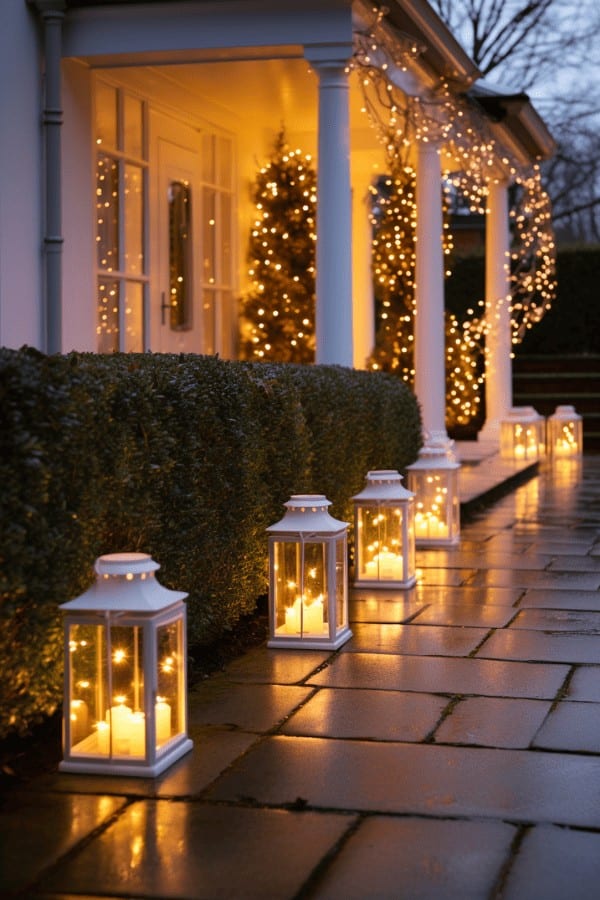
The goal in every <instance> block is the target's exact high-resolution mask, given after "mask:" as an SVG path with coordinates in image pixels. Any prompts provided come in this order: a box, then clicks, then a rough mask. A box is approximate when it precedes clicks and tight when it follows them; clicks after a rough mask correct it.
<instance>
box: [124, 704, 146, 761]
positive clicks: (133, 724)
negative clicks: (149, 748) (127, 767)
mask: <svg viewBox="0 0 600 900" xmlns="http://www.w3.org/2000/svg"><path fill="white" fill-rule="evenodd" d="M128 730H129V752H130V754H131V756H144V754H145V753H146V717H145V716H144V713H143V712H134V713H131V715H130V717H129V722H128Z"/></svg>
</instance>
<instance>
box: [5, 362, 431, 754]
mask: <svg viewBox="0 0 600 900" xmlns="http://www.w3.org/2000/svg"><path fill="white" fill-rule="evenodd" d="M420 435H421V422H420V413H419V409H418V406H417V403H416V400H415V398H414V396H413V395H412V394H411V393H410V391H409V390H408V389H407V388H406V386H405V385H404V384H403V383H402V382H400V381H399V379H397V378H395V377H393V376H389V375H385V374H383V373H380V372H359V371H354V370H351V369H344V368H339V367H334V366H310V367H304V366H292V365H290V366H287V365H282V364H280V365H275V364H263V363H244V362H226V361H223V360H220V359H218V358H216V357H201V356H176V355H152V354H143V355H135V354H134V355H124V354H123V355H121V354H117V355H114V356H98V355H94V354H70V355H68V356H51V357H47V356H44V355H42V354H40V353H38V352H37V351H34V350H31V349H24V350H21V351H13V350H6V349H5V350H0V446H1V454H0V480H1V483H2V502H1V506H0V603H1V605H0V658H2V660H3V663H4V674H3V678H2V680H1V682H0V684H1V687H0V739H1V738H3V737H6V736H7V735H8V734H10V733H13V732H14V733H19V734H22V733H26V732H27V730H28V729H30V728H31V727H32V725H34V724H36V723H37V722H39V721H40V720H42V719H43V718H44V717H45V716H47V715H50V714H51V713H53V712H54V711H55V709H56V708H57V707H58V706H59V704H60V702H61V698H62V652H63V650H62V641H63V638H62V620H61V615H60V612H59V609H58V606H59V604H60V603H62V602H64V601H65V600H68V599H70V598H72V597H75V596H77V595H78V594H79V593H81V592H82V591H83V590H85V589H86V588H87V587H88V586H89V584H90V583H91V581H92V580H93V572H92V567H93V563H94V560H95V559H96V557H97V556H99V555H101V554H103V553H113V552H118V551H125V550H139V551H143V552H146V553H150V554H151V555H152V556H153V557H154V559H156V561H157V562H159V563H160V565H161V570H160V573H159V578H160V581H161V583H162V584H164V585H165V586H167V587H171V588H175V589H178V590H184V591H187V592H188V594H189V598H188V624H189V641H190V646H191V647H195V646H199V647H201V646H202V645H205V644H207V643H210V642H211V641H213V640H215V639H218V638H219V636H221V635H223V634H224V633H225V632H226V631H227V630H230V629H232V628H234V627H235V623H236V622H237V621H238V619H239V618H240V616H243V615H245V614H248V613H251V612H252V611H253V610H254V609H255V607H256V603H257V600H258V599H259V598H260V597H261V596H263V595H264V594H265V592H266V588H267V536H266V533H265V529H266V527H267V525H269V524H272V523H273V522H275V521H277V520H278V519H279V518H280V517H281V515H282V514H283V512H284V510H283V503H284V502H285V501H286V500H287V499H288V498H289V497H290V495H291V494H293V493H305V492H306V493H322V494H326V495H327V496H328V498H329V499H330V500H331V501H332V507H331V512H332V514H333V515H335V516H336V517H338V518H342V519H345V520H346V521H348V522H350V521H351V514H352V503H351V501H350V497H351V496H352V495H353V494H354V493H356V492H357V491H358V490H360V489H361V488H362V486H363V484H364V477H365V473H366V472H367V471H368V470H369V469H372V468H395V469H400V470H403V469H405V467H406V466H407V465H408V464H409V463H411V462H412V461H413V460H414V459H415V458H416V456H417V453H418V450H419V447H420V444H421V436H420Z"/></svg>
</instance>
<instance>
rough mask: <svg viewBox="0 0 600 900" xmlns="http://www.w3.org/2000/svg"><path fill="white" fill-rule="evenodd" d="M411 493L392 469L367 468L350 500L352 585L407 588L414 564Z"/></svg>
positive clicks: (413, 577)
mask: <svg viewBox="0 0 600 900" xmlns="http://www.w3.org/2000/svg"><path fill="white" fill-rule="evenodd" d="M414 498H415V495H414V494H413V493H412V491H409V490H407V489H406V488H405V487H404V486H403V484H402V475H401V474H400V473H399V472H398V471H397V470H396V469H373V470H372V471H370V472H367V476H366V484H365V487H364V488H363V490H362V491H360V493H358V494H356V495H355V496H354V497H352V500H353V502H354V586H355V587H358V588H360V587H375V588H377V587H381V588H410V587H412V586H413V585H414V584H415V583H416V580H417V576H416V567H415V527H414V518H415V503H414Z"/></svg>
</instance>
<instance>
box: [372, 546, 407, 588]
mask: <svg viewBox="0 0 600 900" xmlns="http://www.w3.org/2000/svg"><path fill="white" fill-rule="evenodd" d="M365 571H366V574H367V575H368V576H369V577H371V578H378V577H379V578H391V579H394V580H396V581H402V579H403V577H404V560H403V559H402V556H401V554H399V553H392V551H391V550H381V551H380V552H379V553H376V554H375V556H374V557H373V559H371V560H370V561H369V562H368V563H366V565H365Z"/></svg>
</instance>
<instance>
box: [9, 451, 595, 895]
mask: <svg viewBox="0 0 600 900" xmlns="http://www.w3.org/2000/svg"><path fill="white" fill-rule="evenodd" d="M417 565H418V567H419V570H420V574H419V582H418V584H417V586H416V587H415V588H413V589H411V590H408V591H385V590H377V591H371V590H361V591H356V590H355V591H352V592H351V603H350V612H351V622H352V630H353V637H352V639H351V640H350V641H349V642H348V643H347V644H346V645H345V646H344V647H343V648H341V650H339V651H338V652H337V653H333V654H331V653H328V652H319V651H310V650H306V651H296V650H267V649H266V648H265V647H259V648H257V649H255V650H252V651H251V652H249V653H247V654H246V655H245V656H243V657H241V658H239V659H237V660H236V661H235V662H233V663H232V664H231V665H230V666H229V667H228V668H227V670H226V671H225V672H223V673H220V674H218V675H216V676H214V677H211V678H210V679H208V680H207V681H206V682H204V683H203V684H202V685H200V686H199V687H198V688H197V689H196V690H194V692H193V693H192V695H191V697H190V703H189V707H190V729H189V730H190V735H191V737H192V738H193V740H194V749H193V751H192V752H191V753H190V754H188V755H187V756H186V757H185V758H184V759H182V760H180V761H179V762H178V763H177V764H176V765H175V766H173V767H172V768H171V769H170V770H169V771H168V772H166V773H165V774H164V775H163V776H162V777H161V778H159V779H157V780H154V781H152V780H143V779H137V778H122V777H121V778H117V777H115V778H108V777H106V776H85V775H66V774H58V773H56V774H51V775H44V776H41V777H39V778H37V779H34V780H32V781H31V782H30V783H29V784H27V785H24V786H22V787H20V788H18V789H14V790H13V791H12V792H10V793H9V794H8V795H6V796H5V797H4V798H3V803H2V806H1V807H0V895H1V896H6V897H9V896H21V897H31V898H42V897H43V898H55V900H56V898H63V900H67V898H75V897H80V898H81V897H85V898H86V900H93V898H100V897H103V898H104V897H112V898H129V897H137V898H151V897H152V898H162V900H168V898H177V900H184V898H190V900H191V898H198V900H199V898H202V900H221V898H222V900H246V898H256V900H259V898H260V900H270V898H272V900H288V898H289V900H293V898H297V900H300V898H307V900H308V898H315V900H337V898H340V900H352V898H357V900H358V898H360V900H374V898H385V900H403V898H407V900H413V898H415V900H416V898H419V900H420V898H435V900H453V898H456V900H471V898H472V900H483V898H486V900H492V898H502V900H597V898H598V897H600V456H587V457H584V459H583V461H579V463H578V464H577V463H574V464H573V463H570V462H568V461H567V462H566V464H565V465H562V464H555V465H554V466H552V465H550V464H549V463H544V464H543V465H542V466H541V467H540V469H539V472H538V473H537V474H535V475H534V476H533V477H532V478H530V480H528V481H527V482H526V483H524V484H521V485H520V486H516V487H515V488H514V489H513V490H512V491H511V493H509V494H507V495H506V496H504V497H503V498H501V499H499V500H497V501H496V502H495V503H493V504H492V505H490V506H489V507H487V508H486V509H483V510H482V511H481V512H479V513H478V514H475V515H473V516H472V517H471V519H470V521H468V522H467V523H466V524H463V527H462V530H461V541H460V546H459V547H458V548H457V549H455V550H435V551H434V550H427V551H425V550H423V551H418V554H417Z"/></svg>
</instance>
